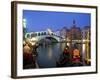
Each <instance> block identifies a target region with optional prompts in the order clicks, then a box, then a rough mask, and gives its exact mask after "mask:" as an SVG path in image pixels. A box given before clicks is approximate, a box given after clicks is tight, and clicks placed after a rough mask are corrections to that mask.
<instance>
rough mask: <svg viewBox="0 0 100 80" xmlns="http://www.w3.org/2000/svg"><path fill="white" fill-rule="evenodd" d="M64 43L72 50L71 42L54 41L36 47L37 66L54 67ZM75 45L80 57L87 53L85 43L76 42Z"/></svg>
mask: <svg viewBox="0 0 100 80" xmlns="http://www.w3.org/2000/svg"><path fill="white" fill-rule="evenodd" d="M66 45H69V48H70V50H72V47H73V44H70V43H54V44H50V45H41V46H39V47H38V49H37V51H38V57H37V63H38V64H39V67H40V68H54V67H56V61H58V60H59V57H60V55H61V54H62V53H63V50H64V48H65V46H66ZM77 47H78V49H79V50H80V55H81V58H82V59H84V58H85V57H86V53H87V46H86V44H77ZM83 64H84V60H83Z"/></svg>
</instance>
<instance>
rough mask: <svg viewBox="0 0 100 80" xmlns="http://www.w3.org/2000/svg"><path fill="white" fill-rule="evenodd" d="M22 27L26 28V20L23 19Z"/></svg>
mask: <svg viewBox="0 0 100 80" xmlns="http://www.w3.org/2000/svg"><path fill="white" fill-rule="evenodd" d="M23 27H24V28H26V19H23Z"/></svg>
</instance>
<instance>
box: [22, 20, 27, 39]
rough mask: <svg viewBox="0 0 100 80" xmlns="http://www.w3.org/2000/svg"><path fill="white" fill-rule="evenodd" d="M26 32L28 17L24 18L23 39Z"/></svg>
mask: <svg viewBox="0 0 100 80" xmlns="http://www.w3.org/2000/svg"><path fill="white" fill-rule="evenodd" d="M26 32H27V31H26V19H23V39H25V35H26Z"/></svg>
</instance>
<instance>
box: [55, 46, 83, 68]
mask: <svg viewBox="0 0 100 80" xmlns="http://www.w3.org/2000/svg"><path fill="white" fill-rule="evenodd" d="M82 65H83V64H82V61H81V57H80V51H79V49H77V48H74V49H73V50H70V49H69V47H68V46H66V47H65V49H64V51H63V53H62V54H61V55H60V58H59V61H57V66H59V67H70V66H82Z"/></svg>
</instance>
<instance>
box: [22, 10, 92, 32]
mask: <svg viewBox="0 0 100 80" xmlns="http://www.w3.org/2000/svg"><path fill="white" fill-rule="evenodd" d="M23 19H26V24H27V25H26V26H27V31H28V32H31V31H45V30H47V28H50V29H51V30H53V31H56V30H60V29H62V28H63V27H67V28H70V27H72V25H73V20H75V21H76V26H77V27H80V28H83V27H84V26H90V25H91V21H90V20H91V15H90V14H88V13H73V12H72V13H71V12H52V11H33V10H23Z"/></svg>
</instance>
